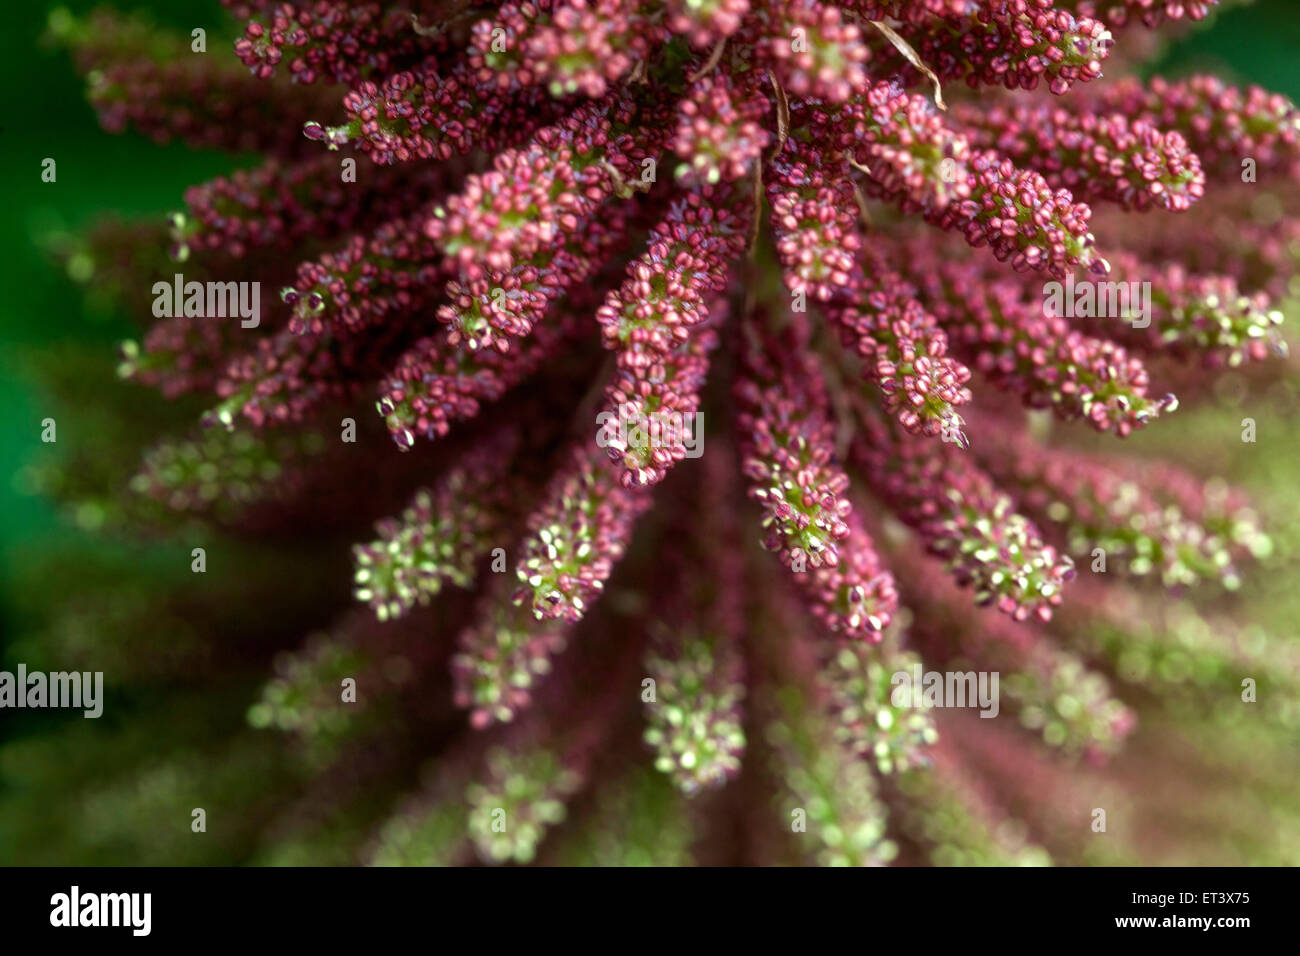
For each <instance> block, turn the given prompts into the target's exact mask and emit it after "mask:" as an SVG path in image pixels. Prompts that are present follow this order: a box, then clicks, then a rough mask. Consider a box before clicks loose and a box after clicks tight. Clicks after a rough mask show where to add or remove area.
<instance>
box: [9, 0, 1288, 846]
mask: <svg viewBox="0 0 1300 956" xmlns="http://www.w3.org/2000/svg"><path fill="white" fill-rule="evenodd" d="M61 5H62V6H66V7H67V8H69V9H71V10H72V11H74V12H76V13H84V12H85V11H88V10H90V9H93V8H94V7H95V6H97V5H98V4H96V3H93V2H68V3H64V4H61ZM119 6H120V7H121V8H122V9H125V10H131V9H146V10H149V11H150V12H151V13H152V15H153V17H154V18H155V19H156V20H157V21H158V22H159V23H160V24H163V25H169V26H173V27H176V28H179V29H182V30H184V31H185V32H188V31H189V30H190V29H192V28H194V27H196V26H203V27H205V28H207V30H208V33H209V51H210V53H211V54H212V55H222V54H223V53H225V52H226V50H228V47H227V46H226V45H225V44H226V42H227V41H226V40H225V39H223V38H222V37H223V35H229V32H230V26H229V23H230V21H229V18H228V17H227V16H226V15H225V13H224V11H223V10H222V9H221V7H220V5H219V4H218V3H217V2H216V0H211V2H159V0H155V2H151V3H145V4H131V3H122V4H120V5H119ZM50 9H51V6H50V5H46V4H43V3H41V2H32V3H20V4H15V5H13V6H12V7H9V8H8V9H7V10H6V27H5V29H4V30H3V31H0V63H3V64H4V69H5V70H6V71H7V72H8V74H9V80H8V81H7V88H8V89H9V90H10V91H11V92H10V96H9V99H8V101H7V103H6V108H5V110H4V112H3V115H0V142H2V143H3V147H4V148H3V149H2V150H0V169H2V170H3V177H4V178H3V181H4V182H5V183H6V184H7V186H8V189H7V191H6V195H5V210H4V222H5V228H4V231H3V236H2V237H0V242H2V243H3V246H0V262H2V263H3V264H4V265H3V268H4V273H5V282H4V287H5V290H6V296H5V299H4V302H3V305H0V309H2V310H3V314H2V315H0V341H2V342H3V347H2V348H0V368H3V372H2V373H0V407H2V408H3V409H4V414H3V415H2V416H0V460H2V461H3V468H2V469H0V472H2V474H0V582H2V588H0V666H7V665H11V664H12V663H14V660H13V658H12V654H11V653H6V649H7V648H12V647H13V645H14V644H15V643H18V642H20V641H22V639H23V638H24V636H30V634H31V633H33V631H32V629H33V628H34V627H36V626H37V622H35V621H34V620H32V619H31V618H32V610H31V608H32V604H33V601H32V600H31V599H30V595H25V594H23V593H20V592H21V591H22V590H23V589H26V588H27V587H28V583H27V579H25V577H24V575H23V574H22V573H21V572H22V570H23V569H24V568H27V567H29V566H31V565H32V564H33V563H34V562H36V561H38V560H39V559H40V557H41V556H42V555H45V556H48V555H50V554H58V555H70V556H79V557H76V558H75V559H74V560H73V561H72V562H71V563H63V564H58V563H55V564H54V565H53V567H56V568H59V571H58V574H59V578H60V579H59V580H57V581H46V582H44V583H45V585H46V586H47V587H48V590H49V591H50V593H52V594H56V595H57V594H59V593H68V592H71V591H75V589H76V588H77V587H78V579H79V575H80V571H81V568H82V565H80V564H78V563H77V562H80V561H83V560H84V561H85V562H87V563H88V564H89V563H95V562H108V563H114V562H116V563H118V564H121V565H129V566H131V567H132V568H134V569H135V573H140V574H148V573H153V572H152V571H151V570H150V568H151V566H152V565H155V564H156V563H157V555H156V554H154V553H153V552H152V549H151V548H150V547H149V546H148V545H145V544H123V543H120V542H114V541H112V540H111V539H110V538H107V537H105V536H99V535H95V534H93V533H92V530H91V527H90V526H93V525H94V523H95V515H94V514H93V513H86V514H82V515H81V516H80V518H81V520H80V522H79V521H77V520H75V517H76V516H69V515H66V514H63V513H61V512H60V511H59V510H58V509H57V508H56V507H55V506H54V505H53V504H52V503H50V502H48V501H46V500H44V499H42V498H40V497H36V496H33V495H30V494H27V493H25V491H24V488H23V487H22V485H23V479H22V472H23V469H24V468H25V467H26V466H29V465H31V464H34V463H38V462H40V461H41V460H42V458H43V456H49V455H57V454H58V453H59V450H58V446H54V445H44V444H42V443H41V441H40V430H41V425H40V423H41V420H42V419H43V418H44V417H46V415H49V414H53V412H52V410H50V409H48V408H47V407H45V405H44V404H43V401H44V400H43V398H42V395H41V392H40V390H39V389H38V388H37V387H36V385H35V383H34V382H33V381H32V379H31V378H30V377H29V376H28V375H26V374H25V369H26V368H29V367H30V365H31V362H32V361H33V357H34V356H39V355H48V354H51V352H52V350H54V349H55V348H56V347H58V346H60V345H61V344H69V343H71V344H75V345H76V346H78V347H79V348H82V349H89V350H91V351H93V352H101V353H102V354H103V355H105V356H108V357H110V360H109V361H106V362H104V363H103V364H102V365H100V366H96V369H97V372H102V373H103V379H102V381H92V382H87V383H85V384H86V390H85V391H86V393H87V394H89V395H92V396H93V395H94V394H95V393H96V392H97V391H98V390H99V389H101V388H102V389H110V388H114V387H118V386H117V384H116V382H115V381H114V379H113V378H112V374H111V372H112V361H111V356H112V355H113V354H114V350H115V347H116V344H117V343H118V342H119V341H120V340H121V339H123V338H126V337H129V336H134V335H136V334H138V330H137V327H136V326H135V325H134V324H133V323H132V322H131V321H129V320H128V319H127V318H126V317H124V316H121V315H112V314H101V313H99V312H96V311H95V310H94V309H93V308H91V307H89V306H88V305H87V303H86V300H85V298H84V296H83V294H82V291H81V290H80V289H79V288H78V287H77V286H76V285H75V284H74V283H73V282H71V281H69V279H68V276H67V275H65V274H64V273H63V272H62V270H61V269H60V268H58V267H56V266H54V265H52V264H51V261H50V259H49V257H48V256H47V255H46V254H45V252H44V251H43V250H42V248H41V243H42V240H43V239H44V238H45V237H48V236H50V235H54V234H57V233H59V232H61V231H73V230H76V229H78V228H79V227H82V226H84V225H85V224H86V223H88V222H91V221H93V220H95V219H96V218H98V217H100V216H102V215H103V214H105V213H108V212H116V213H120V214H122V215H125V216H142V217H161V216H163V215H165V214H166V213H167V212H169V211H171V210H173V209H176V208H178V207H179V206H180V203H181V196H182V193H183V191H184V189H185V187H186V186H188V185H190V184H192V183H196V182H201V181H203V180H206V179H208V178H211V177H213V176H215V175H219V174H221V173H224V172H228V171H229V170H231V169H233V168H236V167H238V166H251V165H254V164H255V163H256V162H257V160H256V157H253V156H248V157H231V156H229V155H227V154H223V153H203V152H194V151H191V150H188V149H186V148H184V147H182V146H178V145H173V146H168V147H158V146H156V145H154V144H153V143H152V142H149V141H147V140H145V139H143V138H142V137H139V136H136V135H133V134H130V135H126V136H110V135H107V134H105V133H103V132H102V131H101V130H100V129H99V126H98V124H97V122H96V119H95V116H94V114H93V112H92V111H91V110H90V108H89V107H88V106H87V105H86V103H85V100H84V97H83V85H82V81H81V80H80V79H79V78H78V77H77V76H76V74H75V73H74V71H73V69H72V67H71V65H70V63H69V61H68V58H67V56H66V55H65V54H64V53H62V52H60V51H57V50H53V49H49V48H46V47H45V46H44V45H43V44H42V43H41V42H40V39H39V38H40V36H41V34H42V33H43V32H44V29H45V26H46V21H47V17H48V14H49V10H50ZM1298 14H1300V8H1298V7H1297V4H1296V0H1259V2H1257V3H1255V4H1254V5H1251V6H1245V7H1239V8H1235V9H1231V10H1228V11H1225V12H1223V13H1221V14H1220V15H1219V16H1218V18H1217V20H1215V21H1213V29H1212V30H1209V29H1201V30H1198V31H1196V32H1195V33H1193V34H1192V35H1191V36H1190V37H1188V38H1186V39H1185V40H1183V41H1181V42H1179V43H1178V44H1177V45H1176V46H1174V47H1173V48H1171V49H1170V50H1168V51H1167V53H1166V54H1165V55H1164V57H1163V60H1162V61H1161V62H1159V63H1157V64H1153V66H1154V68H1156V69H1158V70H1160V71H1161V72H1168V73H1176V72H1181V71H1186V70H1188V69H1191V68H1204V69H1209V70H1213V71H1215V72H1217V73H1219V74H1221V75H1223V76H1225V77H1229V78H1234V79H1237V80H1241V81H1250V82H1257V83H1260V84H1262V85H1264V86H1267V87H1269V88H1271V89H1274V90H1277V91H1279V92H1284V93H1287V94H1288V95H1290V96H1291V97H1292V98H1295V99H1300V69H1297V65H1296V64H1297V62H1300V15H1298ZM46 157H52V158H54V159H55V160H56V161H57V163H58V180H57V182H56V183H53V184H47V183H43V182H42V181H41V176H40V173H41V162H42V160H43V159H44V158H46ZM1292 321H1293V322H1294V318H1293V319H1292ZM1288 338H1290V339H1291V340H1292V341H1293V342H1295V341H1296V337H1295V336H1294V335H1293V334H1290V333H1288ZM1233 394H1234V393H1233V391H1232V389H1231V387H1229V388H1227V389H1226V390H1225V392H1224V395H1225V398H1226V399H1227V400H1228V401H1227V403H1226V404H1225V407H1223V408H1221V409H1219V410H1217V411H1197V412H1185V413H1182V414H1180V415H1177V416H1174V417H1173V418H1170V419H1168V420H1167V421H1162V422H1161V423H1160V425H1159V427H1157V428H1152V429H1149V430H1148V431H1147V432H1144V433H1143V434H1142V435H1140V436H1138V437H1136V438H1135V439H1133V440H1132V445H1133V450H1134V451H1136V452H1138V453H1142V454H1153V455H1160V454H1164V453H1166V452H1170V451H1185V450H1186V448H1187V447H1188V445H1189V442H1191V441H1193V440H1196V441H1202V442H1203V444H1204V453H1203V455H1202V456H1201V457H1202V462H1201V463H1202V464H1203V465H1204V467H1205V469H1206V470H1208V471H1211V472H1214V473H1219V474H1222V475H1224V476H1225V477H1228V478H1230V479H1233V480H1235V481H1238V482H1239V483H1241V484H1243V485H1244V486H1245V487H1246V488H1248V489H1249V490H1250V491H1251V492H1252V493H1253V494H1254V495H1255V497H1256V498H1257V500H1258V501H1259V503H1260V505H1261V511H1263V512H1264V515H1265V518H1266V521H1267V522H1268V524H1269V530H1270V531H1272V532H1274V533H1276V534H1278V536H1279V551H1280V554H1281V556H1282V558H1283V562H1282V565H1281V568H1280V569H1279V568H1273V569H1267V568H1264V569H1253V570H1254V572H1255V577H1256V578H1260V577H1262V578H1263V580H1256V581H1253V582H1252V584H1251V585H1250V587H1251V589H1252V591H1251V593H1252V595H1253V597H1251V598H1250V601H1251V603H1250V607H1251V608H1252V614H1256V615H1257V616H1258V620H1259V623H1261V624H1263V625H1264V626H1266V627H1269V628H1272V629H1275V630H1276V631H1277V632H1278V633H1281V634H1288V633H1290V632H1291V631H1292V629H1293V623H1294V621H1295V620H1298V619H1300V594H1297V593H1295V592H1296V591H1297V589H1295V588H1293V587H1292V586H1291V583H1290V581H1289V580H1288V577H1289V576H1288V575H1287V574H1286V569H1287V568H1288V565H1289V563H1290V562H1288V561H1287V557H1288V556H1289V555H1293V554H1294V553H1295V552H1296V543H1295V540H1293V539H1297V533H1296V532H1295V531H1294V530H1293V529H1295V528H1296V527H1297V526H1300V520H1297V519H1298V518H1300V508H1298V507H1297V505H1296V503H1295V501H1294V497H1295V496H1294V488H1296V487H1297V486H1298V485H1300V455H1297V453H1296V449H1297V447H1300V427H1298V426H1297V424H1296V422H1295V420H1294V415H1293V412H1294V410H1295V407H1296V403H1295V400H1294V392H1293V391H1292V390H1290V389H1283V390H1282V391H1281V392H1280V393H1278V401H1277V402H1275V403H1273V404H1272V406H1271V407H1269V408H1262V407H1261V408H1259V409H1256V408H1253V407H1252V409H1251V410H1250V412H1248V414H1251V415H1254V416H1255V417H1256V418H1257V419H1258V420H1259V423H1260V425H1259V427H1260V435H1261V438H1260V442H1259V444H1258V445H1257V446H1247V447H1248V451H1247V452H1245V453H1242V452H1241V448H1242V446H1241V445H1239V444H1237V445H1235V448H1234V447H1233V445H1232V444H1230V443H1233V442H1235V441H1236V440H1237V433H1238V432H1239V426H1238V424H1237V423H1238V422H1239V421H1240V418H1241V417H1242V415H1243V414H1246V413H1243V411H1242V410H1241V408H1240V407H1238V406H1235V405H1234V404H1233V401H1232V398H1233ZM73 428H74V423H73V422H68V423H67V424H66V425H65V423H64V422H63V421H60V423H59V436H58V437H59V442H60V444H62V443H73V442H75V441H76V440H77V436H76V433H75V431H74V430H73ZM1214 434H1218V435H1219V436H1221V438H1222V441H1221V442H1220V441H1217V440H1215V441H1209V440H1205V436H1208V435H1214ZM1218 446H1221V449H1220V450H1218V451H1216V450H1215V449H1216V447H1218ZM1229 452H1231V453H1229ZM173 564H174V561H173ZM24 597H27V598H28V599H27V600H23V598H24ZM228 703H229V714H227V715H225V716H226V717H232V718H234V719H239V715H240V714H242V710H243V708H244V707H245V706H246V704H247V701H246V700H242V701H241V700H233V701H229V702H228ZM63 721H67V722H72V721H75V722H77V723H78V724H80V722H81V720H80V716H79V715H78V714H68V713H52V712H48V711H47V712H44V713H42V714H32V713H31V712H25V713H23V714H13V713H6V714H5V716H4V719H3V720H0V738H5V737H9V738H11V739H12V738H13V737H14V736H16V735H23V734H29V733H34V732H36V731H37V730H39V729H42V728H45V727H46V726H47V725H48V724H50V723H52V722H63ZM76 732H80V733H83V734H84V728H78V729H77V731H76ZM0 786H2V784H0ZM17 823H18V821H13V820H10V821H3V820H0V830H3V828H4V827H5V826H6V825H15V824H17ZM3 836H4V834H3V833H0V862H3V861H4V839H3Z"/></svg>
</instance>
